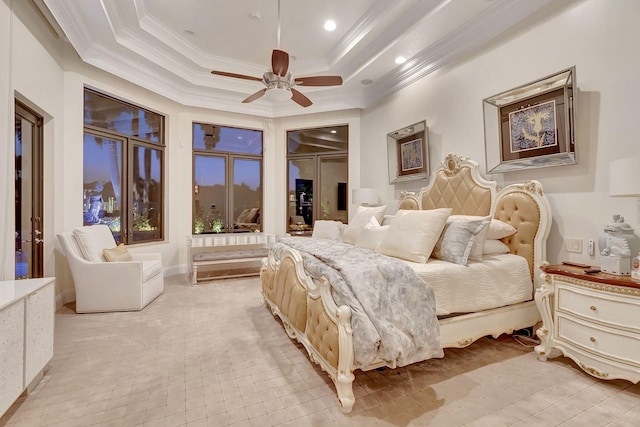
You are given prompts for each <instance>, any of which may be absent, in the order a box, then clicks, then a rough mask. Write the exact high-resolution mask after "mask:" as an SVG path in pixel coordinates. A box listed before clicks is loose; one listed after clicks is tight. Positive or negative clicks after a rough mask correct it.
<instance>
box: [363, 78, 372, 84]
mask: <svg viewBox="0 0 640 427" xmlns="http://www.w3.org/2000/svg"><path fill="white" fill-rule="evenodd" d="M360 83H361V84H363V85H370V84H371V83H373V80H371V79H363V80H360Z"/></svg>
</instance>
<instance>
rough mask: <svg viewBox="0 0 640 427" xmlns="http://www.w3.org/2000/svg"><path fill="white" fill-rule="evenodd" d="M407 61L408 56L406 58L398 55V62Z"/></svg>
mask: <svg viewBox="0 0 640 427" xmlns="http://www.w3.org/2000/svg"><path fill="white" fill-rule="evenodd" d="M406 61H407V58H405V57H404V56H398V57H397V58H396V64H404V63H405V62H406Z"/></svg>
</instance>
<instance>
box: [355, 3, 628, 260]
mask: <svg viewBox="0 0 640 427" xmlns="http://www.w3.org/2000/svg"><path fill="white" fill-rule="evenodd" d="M562 5H564V6H562ZM555 6H556V7H558V8H559V13H558V14H556V15H555V16H553V17H544V16H543V17H540V19H539V21H538V22H537V23H536V24H535V25H532V26H529V27H527V28H522V29H520V31H517V32H515V33H514V34H513V36H512V37H511V38H510V39H508V40H505V41H502V42H495V43H494V44H493V45H492V46H491V48H489V49H486V50H485V51H484V52H482V54H480V55H477V56H475V57H473V58H471V59H468V60H466V61H463V62H460V63H458V64H455V65H452V66H448V67H444V68H441V69H439V70H437V71H436V72H434V73H433V74H431V75H429V76H427V77H425V78H423V79H421V80H420V81H418V82H417V83H415V84H413V85H411V86H409V87H407V88H405V89H403V90H402V91H400V92H398V93H396V94H394V95H392V96H391V97H389V98H388V99H386V100H385V101H384V102H382V103H381V104H380V105H378V106H376V107H374V108H369V109H367V110H366V111H364V112H363V114H362V141H367V144H369V145H367V147H366V149H365V147H363V150H362V156H361V157H360V165H361V170H362V171H365V170H367V171H369V170H385V171H386V169H387V165H386V159H387V152H386V144H385V135H386V134H387V133H388V132H391V131H393V130H395V129H398V128H401V127H404V126H406V125H409V124H411V123H415V122H417V121H420V120H423V119H426V121H427V126H428V127H429V141H430V154H431V163H430V166H431V168H432V169H433V168H434V167H436V166H437V165H438V164H439V162H440V161H441V160H442V159H443V158H444V156H445V155H446V154H448V153H457V154H462V155H468V156H470V157H471V158H472V159H474V160H476V161H478V162H479V163H480V164H481V166H482V168H481V169H482V170H484V168H485V160H484V159H485V154H484V127H483V115H482V100H483V99H484V98H487V97H489V96H492V95H495V94H497V93H500V92H503V91H505V90H509V89H511V88H514V87H517V86H519V85H521V84H526V83H528V82H531V81H533V80H536V79H539V78H542V77H544V76H547V75H550V74H553V73H555V72H558V71H561V70H564V69H566V68H569V67H571V66H573V65H575V66H576V75H577V79H576V81H577V86H578V94H577V106H576V111H577V117H576V139H577V153H578V164H576V165H570V166H560V167H550V168H543V169H529V170H526V171H519V172H513V173H504V174H496V175H492V176H490V178H492V179H495V180H497V181H498V182H500V183H502V184H503V185H507V184H510V183H513V182H521V181H524V180H527V179H536V180H539V181H541V182H542V184H543V185H544V188H545V192H546V194H547V196H548V197H549V199H550V202H551V206H552V211H553V216H554V219H553V225H552V230H551V237H550V240H549V245H548V257H549V260H550V261H552V262H555V261H561V260H573V261H579V262H584V263H589V264H591V263H593V264H595V265H597V264H598V259H597V257H590V256H588V255H587V254H586V253H583V254H573V253H571V254H569V253H566V252H565V250H564V246H563V240H564V239H565V238H578V239H583V240H584V242H585V245H584V247H586V240H587V239H597V237H598V235H599V234H600V233H601V232H602V226H603V225H605V224H608V223H610V222H611V217H612V215H613V214H615V213H620V214H622V215H624V217H625V218H626V220H627V222H628V223H629V224H630V225H631V226H632V227H633V228H634V229H635V230H636V234H639V235H640V219H639V218H638V212H637V205H636V200H634V199H633V198H613V197H609V195H608V165H609V161H610V160H613V159H618V158H622V157H626V156H630V155H636V156H638V155H640V144H639V143H638V137H637V136H636V135H637V131H636V127H637V125H636V123H637V119H636V117H635V116H636V115H637V111H638V109H637V106H636V104H637V100H638V96H639V95H640V82H639V81H638V78H637V76H638V75H640V55H637V54H636V53H635V52H637V47H636V46H635V44H636V41H637V40H640V27H639V26H638V25H637V23H636V21H637V17H638V16H640V2H638V1H636V0H617V1H614V2H611V1H606V0H585V1H564V2H557V3H556V5H555ZM365 165H366V166H367V167H366V169H365V168H364V166H365ZM361 179H362V183H363V186H364V187H374V188H378V189H379V190H380V192H381V194H382V199H383V200H384V201H385V202H386V203H387V204H389V205H392V206H393V205H395V203H396V199H397V198H398V196H399V192H400V191H401V190H413V189H417V188H419V187H421V186H424V185H425V182H412V183H405V184H402V185H395V186H393V185H389V183H388V178H387V176H386V174H384V173H378V174H365V173H363V175H362V178H361Z"/></svg>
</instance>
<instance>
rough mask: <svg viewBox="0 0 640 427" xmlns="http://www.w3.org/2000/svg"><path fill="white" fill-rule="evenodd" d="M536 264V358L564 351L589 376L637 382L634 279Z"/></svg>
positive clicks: (639, 352) (639, 318) (639, 310)
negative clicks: (539, 283) (538, 272)
mask: <svg viewBox="0 0 640 427" xmlns="http://www.w3.org/2000/svg"><path fill="white" fill-rule="evenodd" d="M541 269H542V271H543V278H544V283H543V285H542V286H541V287H540V288H539V289H538V290H537V291H536V294H535V301H536V304H537V306H538V309H539V310H540V314H541V316H542V327H541V328H540V329H538V331H537V334H538V337H539V338H540V341H541V343H540V345H538V346H536V347H535V351H536V353H537V354H538V358H539V359H540V360H547V358H552V357H556V356H559V355H564V356H566V357H569V358H571V359H572V360H573V361H574V362H575V363H577V364H578V366H580V368H582V369H583V370H584V371H585V372H587V373H589V374H591V375H593V376H594V377H597V378H601V379H626V380H629V381H632V382H634V383H637V382H638V381H640V281H637V280H633V279H631V278H630V277H629V276H616V275H612V274H606V273H585V268H580V267H574V266H568V265H548V264H545V265H543V266H542V267H541Z"/></svg>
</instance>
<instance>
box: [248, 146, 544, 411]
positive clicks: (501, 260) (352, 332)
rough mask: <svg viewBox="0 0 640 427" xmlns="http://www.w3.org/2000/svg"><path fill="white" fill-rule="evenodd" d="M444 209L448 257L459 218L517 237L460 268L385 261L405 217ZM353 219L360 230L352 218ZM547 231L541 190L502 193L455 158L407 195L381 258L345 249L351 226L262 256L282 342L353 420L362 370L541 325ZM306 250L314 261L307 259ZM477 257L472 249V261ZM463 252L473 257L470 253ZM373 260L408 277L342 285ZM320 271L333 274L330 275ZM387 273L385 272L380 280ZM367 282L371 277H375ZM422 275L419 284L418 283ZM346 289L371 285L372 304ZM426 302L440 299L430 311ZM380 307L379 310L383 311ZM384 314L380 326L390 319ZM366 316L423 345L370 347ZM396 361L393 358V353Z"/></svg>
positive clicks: (265, 287) (268, 301)
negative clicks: (294, 348) (373, 310)
mask: <svg viewBox="0 0 640 427" xmlns="http://www.w3.org/2000/svg"><path fill="white" fill-rule="evenodd" d="M414 211H415V213H414ZM442 212H445V213H446V214H447V218H446V223H445V225H444V226H443V227H444V228H443V229H441V230H440V231H438V233H439V234H441V236H440V239H439V240H438V245H439V246H438V245H437V246H436V250H439V251H440V252H443V251H444V249H443V248H444V243H442V239H443V236H444V235H445V231H444V230H449V229H452V228H453V226H451V225H450V224H451V221H452V218H456V219H459V218H463V219H465V221H464V222H462V223H464V224H465V226H466V224H469V223H470V222H474V224H475V222H477V220H478V219H483V224H484V223H487V222H488V223H489V224H491V225H493V224H494V223H495V224H506V225H505V226H504V227H507V226H510V227H513V229H515V232H512V233H511V234H509V235H508V236H505V237H502V238H500V239H499V242H500V243H498V245H502V246H504V247H506V248H507V249H506V251H507V252H508V253H504V252H505V251H498V252H497V253H492V252H491V251H489V252H490V253H488V254H487V253H485V252H484V249H486V247H485V246H483V249H482V250H483V253H482V254H481V256H480V257H479V258H475V260H467V259H465V263H460V262H458V261H457V258H456V261H455V262H450V261H451V260H450V259H449V260H448V261H445V260H442V259H434V258H433V257H430V258H428V260H426V262H425V261H424V260H422V262H421V261H420V260H407V259H402V260H399V259H398V258H397V257H396V256H389V253H390V252H389V251H388V250H383V251H382V252H383V253H382V254H381V253H379V252H380V251H381V248H382V246H385V245H387V246H388V242H389V241H390V239H395V237H396V236H401V234H398V232H397V230H399V228H398V227H400V226H399V225H398V224H401V222H402V221H404V222H403V223H404V224H406V221H407V218H413V219H412V221H415V218H418V219H420V218H422V215H423V214H425V215H436V214H439V213H442ZM356 216H357V215H356ZM398 217H401V218H402V219H398ZM471 220H473V221H471ZM352 222H355V218H354V219H352ZM370 222H371V220H370ZM373 222H374V223H375V221H373ZM384 222H389V221H387V220H385V221H384ZM453 222H456V220H455V219H454V220H453ZM350 225H352V224H351V223H350ZM379 225H380V224H379ZM353 226H354V227H355V225H353ZM394 226H395V228H391V227H394ZM550 226H551V214H550V208H549V205H548V202H547V200H546V198H545V196H544V193H543V190H542V186H541V184H540V183H539V182H537V181H527V182H525V183H523V184H513V185H509V186H508V187H506V188H504V189H500V188H499V186H498V185H497V183H496V182H493V181H488V180H486V179H484V178H482V177H481V176H480V173H479V167H478V164H477V163H476V162H474V161H472V160H470V159H469V158H466V157H461V156H457V155H454V154H449V155H448V156H447V157H446V158H445V159H444V160H443V162H442V164H441V165H440V166H439V167H438V168H436V169H435V170H434V171H433V173H432V174H431V177H430V179H429V183H428V185H427V186H426V187H424V188H422V189H421V190H420V191H419V192H416V193H412V192H403V193H402V196H401V200H400V204H399V210H398V213H397V214H396V216H395V217H394V218H392V219H391V220H390V225H389V226H388V227H390V228H388V230H385V231H384V233H385V234H384V237H383V242H386V243H379V242H378V244H377V246H376V248H377V251H376V250H371V249H374V248H373V247H368V248H367V247H366V246H367V245H359V244H358V245H353V244H351V245H350V244H349V243H350V242H347V243H344V241H346V240H347V239H346V237H347V235H346V233H347V231H346V229H345V231H344V233H345V234H344V235H343V236H342V237H341V240H343V241H330V240H327V239H314V238H308V237H307V238H304V237H297V238H296V237H288V238H283V239H281V241H280V242H277V243H276V244H275V245H274V246H273V248H272V249H271V250H270V252H269V255H268V257H266V258H265V259H263V262H262V267H261V272H260V276H261V294H262V297H263V300H264V303H265V305H266V306H268V307H269V308H270V309H271V311H272V312H273V314H274V315H276V316H278V317H279V318H280V319H281V320H282V324H283V326H284V329H285V330H286V332H287V334H288V335H289V336H290V337H291V338H292V339H296V340H297V341H299V342H300V343H301V344H302V345H303V346H304V348H305V349H306V350H307V352H308V353H309V356H310V358H311V360H312V361H314V362H316V363H318V364H319V365H320V367H321V368H322V369H323V370H324V371H326V372H327V373H328V374H329V376H330V377H331V379H332V380H333V382H334V384H335V387H336V392H337V397H338V401H339V404H340V405H341V409H342V411H343V412H350V411H351V410H352V408H353V405H354V403H355V397H354V394H353V390H352V383H353V380H354V378H355V377H354V372H355V371H357V370H362V371H367V370H371V369H377V368H382V367H388V368H391V369H393V368H396V367H398V366H405V365H407V364H410V363H415V362H418V361H422V360H427V359H429V358H432V357H442V356H443V355H444V354H443V349H444V348H450V347H458V348H461V347H466V346H469V345H470V344H472V343H473V342H474V341H476V340H477V339H479V338H481V337H484V336H488V335H491V336H493V337H498V336H499V335H501V334H503V333H512V332H513V331H517V330H520V329H525V328H529V327H532V326H534V325H535V324H536V323H537V322H539V321H540V314H539V312H538V310H537V308H536V305H535V302H534V300H533V295H534V293H535V289H536V288H537V287H538V286H539V285H540V284H541V283H540V282H539V281H540V280H541V279H540V278H539V277H540V270H539V266H540V265H542V262H543V260H544V259H545V256H546V239H547V237H548V234H549V230H550ZM347 227H349V225H348V226H347ZM383 227H384V226H383V225H381V226H380V228H376V230H380V231H382V228H383ZM364 228H367V227H364ZM369 228H371V227H369ZM478 228H480V227H478ZM483 229H484V230H488V229H489V225H486V226H483ZM392 230H393V233H392ZM416 235H417V234H416ZM389 236H391V237H389ZM398 240H402V241H401V242H400V244H399V245H398V246H399V247H400V246H401V247H402V248H404V247H407V246H411V244H412V242H411V239H410V238H409V239H398ZM486 240H488V239H486V238H485V243H486ZM491 240H493V239H491ZM495 240H498V239H495ZM305 242H306V243H305ZM392 243H393V242H392ZM316 246H317V248H316ZM347 246H354V248H353V249H349V248H347ZM363 246H364V247H363ZM311 247H313V248H314V249H313V250H314V251H316V252H317V253H314V254H309V253H307V251H308V250H311V249H309V248H311ZM387 249H388V248H387ZM474 250H477V247H476V248H475V249H473V250H471V252H473V251H474ZM323 251H324V252H323ZM353 251H355V252H353ZM466 252H467V253H469V255H471V252H470V251H469V250H468V249H467V250H466ZM430 253H431V252H430ZM439 255H441V254H440V253H439ZM345 258H349V259H348V260H345ZM361 258H362V260H361ZM366 258H372V260H373V262H374V264H376V265H377V264H380V265H384V266H386V264H387V262H388V263H389V264H390V265H392V266H393V268H396V267H398V268H400V271H401V273H393V274H391V276H393V277H396V276H397V277H402V279H401V280H400V281H399V282H401V283H400V284H394V285H389V284H384V283H383V281H384V280H383V279H380V282H381V283H377V282H378V280H379V279H378V276H379V275H380V274H381V273H379V272H376V273H375V274H369V270H371V269H370V268H369V267H367V268H366V272H365V273H363V271H360V270H358V271H356V272H355V273H354V276H353V277H350V278H346V276H345V278H344V279H343V278H341V277H340V274H342V273H344V274H347V273H348V272H343V271H342V270H350V269H351V268H352V266H354V265H364V263H365V261H366ZM444 258H445V259H448V258H446V257H444ZM318 260H322V261H318ZM366 262H368V261H366ZM325 263H326V264H329V265H327V266H325V265H324V264H325ZM333 263H337V264H339V265H337V266H335V265H333ZM396 264H402V265H396ZM407 267H408V268H409V269H410V270H412V272H411V273H407V272H406V271H405V269H407ZM353 268H354V269H355V267H353ZM379 269H380V268H377V269H376V271H377V270H379ZM386 269H387V267H384V268H382V270H384V271H386ZM336 271H340V274H336ZM384 274H386V273H383V275H384ZM398 274H399V275H400V276H398ZM372 276H375V277H374V278H373V279H372V278H371V277H372ZM415 277H417V278H418V281H417V282H416V280H415ZM370 280H371V283H369V281H370ZM364 282H366V283H364ZM345 283H347V284H348V285H349V287H348V289H351V286H352V283H355V286H356V287H361V288H365V289H367V291H366V292H368V293H372V294H374V295H373V297H372V296H371V295H370V296H368V297H365V298H364V299H363V301H364V302H363V303H362V304H360V302H358V303H357V304H355V303H353V304H352V302H351V300H346V299H345V297H344V291H343V289H344V286H345ZM426 284H428V286H427V285H426ZM396 289H400V290H401V291H396ZM392 290H393V292H398V293H399V295H404V296H401V297H398V296H395V295H394V296H387V295H386V293H387V291H388V292H389V294H390V295H391V292H392ZM349 292H350V291H349ZM375 292H379V294H375ZM369 297H372V298H374V301H373V302H372V303H371V304H370V303H369V302H367V298H369ZM402 298H404V300H402ZM429 298H434V300H435V301H434V302H431V303H428V302H427V300H428V299H429ZM387 299H391V300H393V301H387ZM383 300H384V304H382V303H381V301H383ZM398 300H399V301H398ZM345 301H348V302H347V303H345ZM391 303H393V304H400V306H399V307H398V306H395V308H391V309H389V310H387V311H390V312H391V316H392V317H393V316H396V317H394V318H392V319H391V320H390V321H389V322H387V323H384V322H385V320H384V319H377V318H375V316H372V315H371V314H370V313H369V306H370V305H386V304H389V305H390V304H391ZM420 304H424V305H429V307H422V306H421V305H420ZM398 308H399V309H398ZM423 313H426V314H423ZM380 316H381V317H383V316H384V313H383V314H381V315H380ZM397 316H400V317H402V318H398V317H397ZM363 318H366V321H367V322H371V323H373V324H374V328H375V327H376V326H378V325H382V326H381V327H380V329H381V330H384V329H385V328H386V326H385V325H387V324H395V323H398V324H402V323H403V322H409V323H411V325H410V326H409V328H412V329H410V330H408V331H404V332H398V333H396V335H394V336H393V337H392V338H391V341H393V340H396V341H398V340H400V341H402V340H404V339H406V338H407V337H409V338H410V339H411V338H412V337H413V336H414V335H424V338H425V340H427V341H428V342H427V343H425V344H423V343H420V344H419V345H416V344H414V345H413V347H411V348H412V349H414V350H416V351H412V352H408V351H406V350H404V349H399V350H395V349H392V350H389V348H390V347H388V348H387V347H385V344H384V342H385V341H384V339H385V338H384V337H383V338H380V337H378V341H376V342H375V343H369V342H367V341H366V340H367V339H370V337H369V336H370V335H371V334H370V333H369V331H368V329H367V328H365V327H363V324H364V321H363ZM432 319H433V320H432ZM420 322H424V324H420ZM415 323H417V326H416V325H415ZM367 327H368V326H367ZM380 334H381V335H384V334H386V332H384V333H383V332H380ZM367 337H369V338H367ZM398 337H399V338H398ZM434 339H435V340H436V344H435V347H434V343H433V340H434ZM363 346H364V347H366V349H365V350H369V349H371V348H373V349H374V351H378V352H379V353H378V354H374V355H371V354H370V353H368V352H367V351H365V350H363ZM436 347H437V348H436ZM385 348H386V349H385ZM391 353H393V355H391V356H390V354H391Z"/></svg>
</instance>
